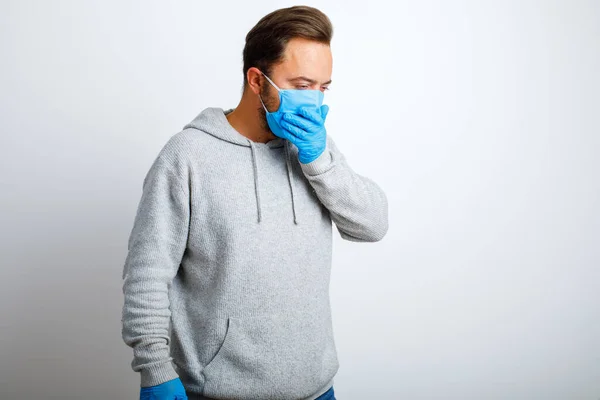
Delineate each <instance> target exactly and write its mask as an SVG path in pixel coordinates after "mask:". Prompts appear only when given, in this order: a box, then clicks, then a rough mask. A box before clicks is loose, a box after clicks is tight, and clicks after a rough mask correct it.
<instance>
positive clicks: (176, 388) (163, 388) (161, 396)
mask: <svg viewBox="0 0 600 400" xmlns="http://www.w3.org/2000/svg"><path fill="white" fill-rule="evenodd" d="M140 400H188V397H187V394H186V393H185V389H184V387H183V383H181V380H180V379H179V378H175V379H172V380H170V381H167V382H164V383H161V384H160V385H156V386H148V387H143V388H141V390H140Z"/></svg>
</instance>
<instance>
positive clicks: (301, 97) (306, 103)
mask: <svg viewBox="0 0 600 400" xmlns="http://www.w3.org/2000/svg"><path fill="white" fill-rule="evenodd" d="M261 74H263V75H264V76H265V78H267V80H268V81H269V83H270V84H271V85H273V87H274V88H275V89H277V91H278V92H279V108H278V109H277V111H273V112H270V111H269V110H267V107H265V103H263V101H262V98H261V97H260V95H258V98H259V99H260V102H261V103H262V106H263V108H264V109H265V112H266V113H267V123H268V124H269V128H271V130H272V131H273V133H274V134H275V136H279V137H284V135H285V134H284V133H283V128H281V124H280V122H281V119H282V118H283V113H286V112H291V113H295V114H298V113H299V111H298V110H299V109H300V108H302V107H309V108H313V109H315V110H316V111H317V112H321V110H320V109H321V106H322V105H323V97H324V96H323V92H322V91H320V90H314V89H280V88H279V87H277V85H276V84H275V83H274V82H273V81H272V80H271V79H270V78H269V77H268V76H267V75H265V74H264V73H262V72H261Z"/></svg>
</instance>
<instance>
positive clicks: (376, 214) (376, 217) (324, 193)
mask: <svg viewBox="0 0 600 400" xmlns="http://www.w3.org/2000/svg"><path fill="white" fill-rule="evenodd" d="M300 166H301V168H302V171H303V172H304V175H305V176H306V178H307V179H308V181H309V182H310V183H311V185H312V187H313V188H314V190H315V192H316V194H317V197H318V198H319V200H320V201H321V202H322V203H323V205H324V206H325V207H326V208H327V209H328V210H329V212H330V214H331V219H332V220H333V222H334V223H335V225H336V227H337V229H338V231H339V232H340V235H341V237H342V238H343V239H345V240H349V241H354V242H376V241H379V240H381V239H382V238H383V237H384V236H385V234H386V233H387V230H388V201H387V197H386V195H385V193H384V192H383V190H382V189H381V188H380V187H379V185H377V184H376V183H375V182H374V181H372V180H371V179H369V178H367V177H364V176H362V175H359V174H357V173H356V172H354V171H353V170H352V168H351V167H350V166H349V165H348V163H347V162H346V158H345V157H344V155H343V154H342V153H341V152H340V150H339V149H338V148H337V146H336V144H335V142H334V141H333V138H332V137H331V135H327V147H326V149H325V151H324V152H323V153H322V154H321V155H320V156H319V157H318V158H317V159H315V160H313V161H311V162H310V163H307V164H303V163H300Z"/></svg>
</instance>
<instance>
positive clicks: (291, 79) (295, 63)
mask: <svg viewBox="0 0 600 400" xmlns="http://www.w3.org/2000/svg"><path fill="white" fill-rule="evenodd" d="M332 65H333V59H332V55H331V48H330V47H329V46H328V45H326V44H322V43H318V42H315V41H310V40H306V39H292V40H290V41H289V42H288V44H287V46H286V48H285V51H284V56H283V60H282V61H281V62H280V63H279V64H277V65H274V66H273V67H272V69H271V73H270V74H269V78H271V80H272V81H273V82H274V83H275V84H276V85H277V86H279V88H280V89H314V90H321V91H323V92H324V91H325V90H327V88H328V87H329V84H330V83H331V72H332ZM263 72H264V73H267V72H266V71H263ZM263 81H264V84H263V85H262V86H261V91H260V96H261V98H262V100H263V102H264V103H265V107H267V109H268V110H269V111H270V112H274V111H277V109H278V108H279V92H278V91H277V89H275V88H274V87H273V85H271V84H270V83H269V81H267V79H266V78H264V77H263ZM259 115H260V119H261V124H262V126H263V128H264V129H265V130H267V131H271V129H270V128H269V125H268V123H267V115H266V113H265V110H264V109H263V108H262V106H261V107H260V108H259Z"/></svg>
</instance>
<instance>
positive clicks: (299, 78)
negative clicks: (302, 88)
mask: <svg viewBox="0 0 600 400" xmlns="http://www.w3.org/2000/svg"><path fill="white" fill-rule="evenodd" d="M289 81H290V82H294V81H306V82H308V83H310V84H313V85H314V84H315V83H318V82H317V81H315V80H314V79H310V78H309V77H307V76H297V77H295V78H292V79H290V80H289ZM330 83H331V79H330V80H328V81H327V82H323V85H329V84H330Z"/></svg>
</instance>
